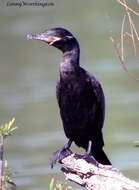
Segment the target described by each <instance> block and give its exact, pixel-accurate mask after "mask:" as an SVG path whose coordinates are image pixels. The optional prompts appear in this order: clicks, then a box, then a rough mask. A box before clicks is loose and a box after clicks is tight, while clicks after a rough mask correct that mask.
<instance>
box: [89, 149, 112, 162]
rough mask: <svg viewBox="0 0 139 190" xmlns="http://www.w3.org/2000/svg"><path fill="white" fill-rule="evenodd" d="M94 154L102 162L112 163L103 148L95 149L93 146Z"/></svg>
mask: <svg viewBox="0 0 139 190" xmlns="http://www.w3.org/2000/svg"><path fill="white" fill-rule="evenodd" d="M91 153H92V156H93V157H94V158H95V159H96V160H97V161H98V162H99V163H101V164H104V165H112V164H111V162H110V160H109V159H108V157H107V155H106V154H105V152H104V151H103V149H95V150H94V149H93V148H92V151H91Z"/></svg>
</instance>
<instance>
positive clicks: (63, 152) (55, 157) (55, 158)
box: [50, 140, 72, 168]
mask: <svg viewBox="0 0 139 190" xmlns="http://www.w3.org/2000/svg"><path fill="white" fill-rule="evenodd" d="M71 144H72V141H71V140H69V141H68V143H66V144H65V145H64V147H63V148H61V149H58V150H57V151H55V152H54V153H53V154H52V156H51V158H50V165H51V168H53V167H54V165H55V164H56V163H57V162H60V160H62V159H63V158H64V157H66V156H68V155H69V154H71V150H70V149H69V148H70V146H71Z"/></svg>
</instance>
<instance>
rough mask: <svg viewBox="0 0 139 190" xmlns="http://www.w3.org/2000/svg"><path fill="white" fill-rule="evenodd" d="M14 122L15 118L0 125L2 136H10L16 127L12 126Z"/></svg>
mask: <svg viewBox="0 0 139 190" xmlns="http://www.w3.org/2000/svg"><path fill="white" fill-rule="evenodd" d="M14 122H15V118H13V119H12V120H11V121H9V123H5V124H3V125H1V126H0V135H1V136H2V137H4V138H5V137H7V136H10V135H11V134H12V133H13V132H14V131H15V130H16V129H17V127H13V124H14Z"/></svg>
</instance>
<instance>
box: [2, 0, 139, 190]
mask: <svg viewBox="0 0 139 190" xmlns="http://www.w3.org/2000/svg"><path fill="white" fill-rule="evenodd" d="M7 2H8V0H6V1H3V0H1V1H0V123H4V122H5V121H9V120H10V119H11V118H12V117H15V118H16V125H17V126H18V127H19V128H18V130H17V131H16V133H15V134H14V135H13V136H12V137H10V138H8V140H7V142H6V157H7V159H8V161H9V164H10V168H11V171H12V173H13V180H14V181H15V183H16V184H17V186H18V188H19V189H20V190H45V189H48V184H49V182H50V180H51V178H52V177H55V178H56V179H58V180H62V181H64V176H63V174H62V173H61V172H60V169H59V167H58V166H56V167H55V168H54V169H53V170H51V169H50V166H49V158H50V156H51V154H52V152H53V151H55V150H56V149H58V148H60V147H61V146H62V145H63V144H64V143H65V142H66V137H65V135H64V132H63V128H62V124H61V120H60V116H59V110H58V105H57V102H56V95H55V85H56V81H57V78H58V75H59V73H58V67H59V62H60V61H61V53H60V52H59V51H58V50H56V49H55V48H52V47H48V46H47V45H46V44H44V43H41V42H36V41H28V40H27V39H26V34H27V33H30V32H42V31H44V30H45V29H47V28H51V27H56V26H61V27H64V28H67V29H69V30H70V31H71V32H72V33H73V34H75V36H76V38H77V39H78V40H79V42H80V48H81V65H82V67H84V68H85V69H87V70H88V71H89V72H91V73H92V74H94V75H95V76H96V77H97V79H98V80H99V81H100V82H101V84H102V86H103V89H104V93H105V96H106V119H105V126H104V130H103V131H104V139H105V151H106V152H107V154H108V156H109V158H110V160H111V161H112V163H113V165H114V166H115V167H117V168H119V169H120V170H121V171H122V172H123V173H124V174H125V175H126V176H127V177H129V178H131V179H134V180H139V149H137V148H135V147H134V146H133V142H134V140H138V139H139V90H138V87H139V84H138V83H137V82H135V81H134V80H132V79H131V78H130V77H129V76H128V75H127V73H125V72H124V71H123V69H122V67H121V65H120V63H119V60H118V58H117V56H116V55H115V51H114V48H113V45H112V43H111V41H110V39H109V38H110V36H117V35H119V32H120V30H121V22H122V18H123V10H122V9H121V7H120V6H119V5H118V4H117V3H116V1H111V0H107V1H80V0H76V1H74V0H70V1H65V0H59V1H56V0H51V1H50V0H49V1H48V2H53V3H54V6H48V7H44V8H43V7H33V6H22V7H20V8H19V7H18V6H7ZM9 2H21V1H19V0H17V1H12V0H10V1H9ZM44 2H45V1H44ZM132 2H133V3H132V6H133V7H137V4H136V2H135V1H132ZM130 3H131V2H130ZM132 62H134V60H132V58H131V59H130V62H129V64H130V65H132V66H131V67H130V70H131V71H133V72H134V71H136V72H137V71H139V66H138V65H137V64H132ZM138 73H139V72H138ZM73 149H74V150H75V151H77V152H79V151H80V150H79V149H77V148H76V147H75V146H73ZM72 186H73V187H75V188H76V189H78V188H80V187H79V186H76V185H75V184H72Z"/></svg>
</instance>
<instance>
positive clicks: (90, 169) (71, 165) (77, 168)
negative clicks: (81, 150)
mask: <svg viewBox="0 0 139 190" xmlns="http://www.w3.org/2000/svg"><path fill="white" fill-rule="evenodd" d="M60 157H61V158H60V161H59V163H60V164H61V165H62V167H61V170H62V171H63V172H64V174H65V176H66V179H69V180H71V181H74V182H75V183H78V184H80V185H81V186H84V187H85V188H87V189H89V190H139V183H137V182H135V181H133V180H130V179H128V178H127V177H125V176H124V175H123V174H122V173H121V172H120V171H119V170H118V169H116V168H114V167H113V166H111V165H102V164H100V163H98V162H97V161H96V160H95V159H94V158H93V157H91V156H86V157H85V156H83V155H79V154H74V153H72V152H71V151H69V152H68V153H67V152H66V153H65V152H61V156H60Z"/></svg>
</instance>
